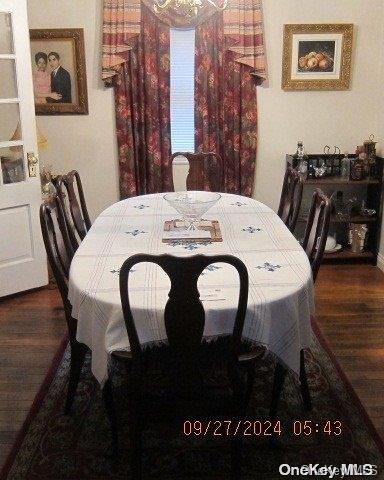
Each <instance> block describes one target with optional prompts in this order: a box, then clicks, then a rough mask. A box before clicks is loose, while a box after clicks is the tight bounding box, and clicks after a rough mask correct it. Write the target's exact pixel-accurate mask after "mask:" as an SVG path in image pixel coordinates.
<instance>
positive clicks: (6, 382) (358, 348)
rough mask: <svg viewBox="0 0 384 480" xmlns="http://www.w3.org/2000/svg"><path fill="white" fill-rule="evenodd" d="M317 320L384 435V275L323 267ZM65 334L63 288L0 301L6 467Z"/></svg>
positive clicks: (0, 451)
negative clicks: (8, 456) (9, 455)
mask: <svg viewBox="0 0 384 480" xmlns="http://www.w3.org/2000/svg"><path fill="white" fill-rule="evenodd" d="M316 308H317V313H316V318H317V324H318V325H319V328H320V330H321V331H322V333H323V334H324V336H325V338H326V339H327V342H328V343H329V345H330V346H331V349H332V351H333V353H334V354H335V356H336V358H337V359H338V361H339V363H340V365H341V367H342V368H343V371H344V373H345V374H346V376H347V377H348V379H349V380H350V382H351V384H352V386H353V388H354V389H355V391H356V393H357V394H358V396H359V398H360V400H361V402H362V403H363V405H364V406H365V408H366V410H367V412H368V414H369V416H370V417H371V419H372V421H373V423H374V425H375V426H376V428H377V430H378V431H379V433H380V434H381V435H382V438H384V274H383V273H382V272H381V271H380V270H379V269H378V268H376V267H372V266H369V265H356V266H351V265H348V266H340V265H339V266H334V265H324V266H322V267H321V269H320V273H319V277H318V280H317V284H316ZM65 332H66V325H65V321H64V312H63V310H62V308H61V299H60V295H59V293H58V291H57V290H50V289H48V288H46V289H42V290H37V291H33V292H29V293H26V294H22V295H18V296H15V297H13V298H8V299H6V300H2V301H0V467H1V466H2V464H3V463H4V461H5V458H6V456H7V454H8V452H9V450H10V448H11V446H12V444H13V442H14V440H15V438H16V435H17V432H18V430H19V429H20V427H21V425H22V423H23V421H24V419H25V417H26V415H27V413H28V411H29V409H30V407H31V405H32V402H33V399H34V397H35V395H36V393H37V391H38V389H39V387H40V385H41V383H42V382H43V380H44V377H45V375H46V373H47V371H48V369H49V366H50V364H51V362H52V359H53V357H54V355H55V353H56V351H57V349H58V347H59V345H60V343H61V340H62V338H63V335H64V334H65Z"/></svg>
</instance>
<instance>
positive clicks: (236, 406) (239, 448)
mask: <svg viewBox="0 0 384 480" xmlns="http://www.w3.org/2000/svg"><path fill="white" fill-rule="evenodd" d="M228 374H229V379H230V382H231V387H232V402H233V407H232V410H233V414H234V417H233V424H234V425H235V424H236V423H237V422H238V421H241V420H243V419H244V416H245V412H246V405H247V404H246V399H247V394H248V393H249V391H250V392H252V386H253V382H252V373H251V371H248V372H247V385H246V386H245V388H244V384H243V382H242V380H241V378H240V372H239V369H238V367H237V366H235V365H230V366H229V369H228ZM248 375H249V377H248ZM251 384H252V385H251ZM239 430H240V431H239V432H238V434H237V435H234V436H233V437H232V438H231V477H230V478H231V480H240V479H241V466H242V462H241V460H242V453H243V432H242V430H241V429H239Z"/></svg>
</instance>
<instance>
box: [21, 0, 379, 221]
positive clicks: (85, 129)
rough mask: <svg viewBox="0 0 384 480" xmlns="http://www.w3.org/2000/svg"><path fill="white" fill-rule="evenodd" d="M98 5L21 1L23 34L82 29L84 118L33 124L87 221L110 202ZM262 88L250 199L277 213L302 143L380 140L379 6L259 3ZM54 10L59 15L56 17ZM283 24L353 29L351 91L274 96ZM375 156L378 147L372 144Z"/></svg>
mask: <svg viewBox="0 0 384 480" xmlns="http://www.w3.org/2000/svg"><path fill="white" fill-rule="evenodd" d="M101 4H102V0H82V1H81V2H78V1H75V0H66V1H65V2H62V1H61V2H59V1H58V0H56V1H54V0H28V9H29V21H30V26H31V28H54V27H56V28H60V27H83V28H84V29H85V43H86V58H87V75H88V91H89V106H90V115H89V116H81V115H80V116H66V117H64V116H52V117H38V123H39V125H40V126H41V129H42V130H43V131H44V134H45V135H46V137H47V138H48V140H49V142H50V145H49V147H48V149H47V151H46V152H42V154H41V158H42V159H43V160H45V159H46V158H48V157H49V158H50V160H51V162H52V163H54V165H55V168H56V170H57V171H59V170H60V171H66V170H69V169H70V168H77V169H78V170H79V171H80V173H81V174H82V178H84V184H85V185H84V187H85V191H86V195H87V200H88V203H89V206H90V210H91V214H92V215H93V216H95V215H96V214H98V213H99V212H100V211H101V210H102V209H103V208H104V207H105V206H106V205H108V204H110V203H112V202H114V201H115V200H116V199H117V198H118V179H117V153H116V150H117V148H116V141H115V133H114V106H113V94H112V91H111V90H105V89H104V88H103V86H102V84H101V82H100V81H99V74H100V43H101V29H100V24H101ZM263 4H264V23H265V38H266V45H267V61H268V69H269V84H268V85H267V86H265V87H259V88H258V92H257V96H258V112H259V131H258V136H259V147H258V154H257V167H256V183H255V198H257V199H259V200H261V201H262V202H265V203H266V204H268V205H270V206H271V207H273V208H277V205H278V199H279V195H280V185H281V181H282V178H283V172H284V161H285V160H284V158H285V153H287V152H294V151H295V148H296V144H297V141H298V140H303V142H304V145H305V147H306V149H307V151H308V152H309V153H317V152H321V151H322V148H323V146H324V145H325V144H328V145H338V146H339V147H340V148H341V149H342V150H344V149H347V150H349V151H350V152H352V151H354V149H355V148H356V145H358V144H361V142H362V141H363V140H364V139H365V138H367V137H368V135H369V134H370V133H374V134H375V135H377V137H378V138H379V139H381V140H382V139H383V138H384V129H383V127H382V126H381V125H382V120H383V116H382V115H381V113H380V112H381V111H383V108H382V107H383V106H384V105H383V102H384V101H383V99H382V97H383V94H382V79H383V73H384V72H383V67H382V57H383V55H382V48H381V46H382V44H383V41H382V40H383V23H384V19H383V10H384V6H383V0H369V1H368V0H321V1H319V0H264V1H263ZM58 6H60V8H59V10H60V15H58ZM285 23H354V24H355V38H354V57H353V66H352V85H351V89H350V90H349V91H343V92H284V91H283V90H281V86H280V85H281V56H282V33H283V25H284V24H285ZM378 147H379V149H380V144H379V145H378Z"/></svg>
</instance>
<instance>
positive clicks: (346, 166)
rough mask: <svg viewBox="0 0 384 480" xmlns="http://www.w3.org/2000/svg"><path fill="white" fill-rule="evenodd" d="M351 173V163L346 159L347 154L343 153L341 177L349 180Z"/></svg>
mask: <svg viewBox="0 0 384 480" xmlns="http://www.w3.org/2000/svg"><path fill="white" fill-rule="evenodd" d="M350 172H351V162H350V160H349V158H348V152H344V157H343V158H342V159H341V177H342V178H346V179H349V175H350Z"/></svg>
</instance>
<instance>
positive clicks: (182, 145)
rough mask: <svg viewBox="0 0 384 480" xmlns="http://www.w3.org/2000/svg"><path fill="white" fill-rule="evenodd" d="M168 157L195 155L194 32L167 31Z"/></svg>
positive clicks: (190, 30)
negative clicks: (168, 79)
mask: <svg viewBox="0 0 384 480" xmlns="http://www.w3.org/2000/svg"><path fill="white" fill-rule="evenodd" d="M170 64H171V71H170V77H171V95H170V96H171V145H172V153H175V152H180V151H187V152H188V151H189V152H194V151H195V118H194V117H195V113H194V103H195V100H194V78H195V30H194V29H189V30H183V29H178V28H177V29H176V28H171V29H170Z"/></svg>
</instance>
